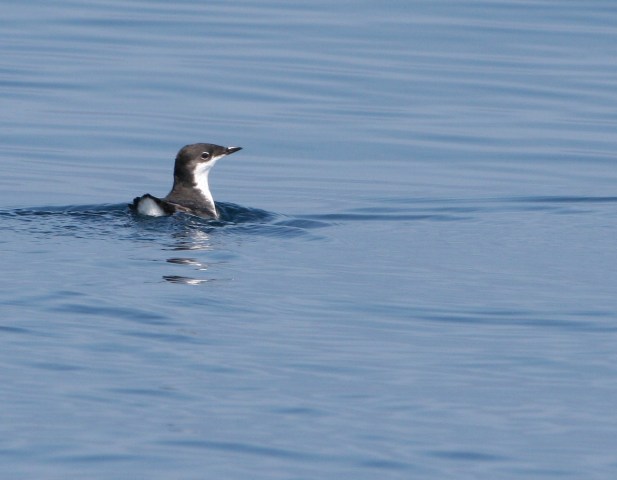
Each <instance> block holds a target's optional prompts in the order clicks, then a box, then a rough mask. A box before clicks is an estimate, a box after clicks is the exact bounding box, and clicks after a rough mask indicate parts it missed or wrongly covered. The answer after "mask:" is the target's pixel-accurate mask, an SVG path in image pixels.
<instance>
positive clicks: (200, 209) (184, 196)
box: [129, 143, 242, 218]
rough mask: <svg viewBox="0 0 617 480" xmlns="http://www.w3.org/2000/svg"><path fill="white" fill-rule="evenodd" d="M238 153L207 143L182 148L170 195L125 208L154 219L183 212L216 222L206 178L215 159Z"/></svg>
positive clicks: (143, 198)
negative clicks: (213, 219) (212, 219)
mask: <svg viewBox="0 0 617 480" xmlns="http://www.w3.org/2000/svg"><path fill="white" fill-rule="evenodd" d="M241 149H242V148H241V147H221V146H220V145H214V144H211V143H195V144H193V145H186V146H185V147H182V148H181V149H180V151H179V152H178V155H177V156H176V163H175V165H174V184H173V187H172V189H171V192H169V194H168V195H167V196H166V197H164V198H157V197H155V196H153V195H150V194H149V193H146V194H145V195H142V196H141V197H136V198H135V199H134V200H133V203H132V204H131V205H129V206H130V207H131V208H132V209H133V210H135V211H137V212H138V213H141V214H142V215H149V216H155V217H159V216H163V215H172V214H174V213H176V212H185V213H191V214H193V215H198V216H200V217H204V218H218V212H217V211H216V205H215V204H214V199H213V198H212V194H211V193H210V188H209V185H208V175H209V173H210V170H211V169H212V167H213V166H214V165H215V164H216V162H217V161H218V160H219V159H221V158H223V157H225V156H227V155H230V154H232V153H234V152H237V151H238V150H241Z"/></svg>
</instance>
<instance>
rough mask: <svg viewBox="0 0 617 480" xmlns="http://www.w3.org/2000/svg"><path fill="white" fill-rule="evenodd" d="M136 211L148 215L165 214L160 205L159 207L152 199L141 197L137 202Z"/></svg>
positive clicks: (158, 215) (160, 215)
mask: <svg viewBox="0 0 617 480" xmlns="http://www.w3.org/2000/svg"><path fill="white" fill-rule="evenodd" d="M137 211H138V212H139V213H141V214H142V215H147V216H149V217H163V216H165V212H164V211H163V209H162V208H161V207H159V206H158V205H157V204H156V202H155V201H154V200H152V199H151V198H148V197H146V198H142V199H141V200H140V201H139V202H138V203H137Z"/></svg>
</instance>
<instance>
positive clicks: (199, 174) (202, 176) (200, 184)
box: [195, 155, 224, 207]
mask: <svg viewBox="0 0 617 480" xmlns="http://www.w3.org/2000/svg"><path fill="white" fill-rule="evenodd" d="M223 156H224V155H220V156H218V157H214V158H213V159H212V160H210V161H209V162H208V163H202V164H199V165H198V166H197V168H195V183H196V184H197V185H196V187H195V188H196V189H197V190H199V191H200V192H201V194H202V195H203V196H204V198H205V199H206V201H208V202H209V203H211V204H212V206H213V207H214V198H212V193H210V185H209V184H208V175H210V170H211V169H212V167H214V164H215V163H216V161H217V160H218V159H219V158H221V157H223Z"/></svg>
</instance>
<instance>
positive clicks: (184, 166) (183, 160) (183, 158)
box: [174, 143, 242, 186]
mask: <svg viewBox="0 0 617 480" xmlns="http://www.w3.org/2000/svg"><path fill="white" fill-rule="evenodd" d="M238 150H242V147H221V146H220V145H214V144H212V143H194V144H192V145H186V146H184V147H182V148H181V149H180V151H179V152H178V155H176V163H175V166H174V183H178V182H179V183H183V184H186V185H191V184H192V185H193V186H196V185H197V184H198V183H200V182H199V179H200V178H203V179H204V180H205V181H206V184H207V178H208V173H209V172H210V169H211V168H212V167H213V166H214V164H215V163H216V162H217V161H218V160H219V159H221V158H223V157H225V156H227V155H230V154H232V153H234V152H237V151H238Z"/></svg>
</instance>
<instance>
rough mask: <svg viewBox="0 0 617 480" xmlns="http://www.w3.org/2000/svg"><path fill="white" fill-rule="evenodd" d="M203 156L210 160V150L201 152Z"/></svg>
mask: <svg viewBox="0 0 617 480" xmlns="http://www.w3.org/2000/svg"><path fill="white" fill-rule="evenodd" d="M201 158H203V159H204V160H208V159H209V158H210V152H204V153H202V154H201Z"/></svg>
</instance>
